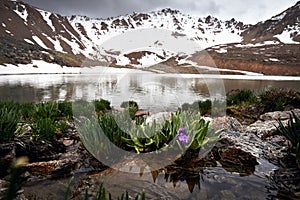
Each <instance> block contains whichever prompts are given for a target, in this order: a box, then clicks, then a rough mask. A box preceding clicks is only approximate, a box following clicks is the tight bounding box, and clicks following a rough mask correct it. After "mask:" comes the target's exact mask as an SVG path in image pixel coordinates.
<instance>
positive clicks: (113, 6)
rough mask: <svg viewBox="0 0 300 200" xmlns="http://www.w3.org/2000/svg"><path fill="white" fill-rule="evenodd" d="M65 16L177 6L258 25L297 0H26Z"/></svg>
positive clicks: (109, 14)
mask: <svg viewBox="0 0 300 200" xmlns="http://www.w3.org/2000/svg"><path fill="white" fill-rule="evenodd" d="M23 1H24V2H27V3H29V4H31V5H34V6H36V7H38V8H41V9H43V10H47V11H51V12H55V13H59V14H62V15H85V16H89V17H98V18H107V17H114V16H119V15H124V14H129V13H132V12H148V11H153V10H158V9H162V8H172V9H178V10H180V11H181V12H183V13H186V14H190V15H195V16H200V17H202V16H207V15H213V16H216V17H218V18H221V19H231V18H235V19H237V20H240V21H243V22H245V23H252V24H255V23H257V22H259V21H263V20H267V19H269V18H270V17H272V16H274V15H276V14H279V13H280V12H282V11H284V10H285V9H287V8H288V7H290V6H293V5H294V4H296V3H297V0H23Z"/></svg>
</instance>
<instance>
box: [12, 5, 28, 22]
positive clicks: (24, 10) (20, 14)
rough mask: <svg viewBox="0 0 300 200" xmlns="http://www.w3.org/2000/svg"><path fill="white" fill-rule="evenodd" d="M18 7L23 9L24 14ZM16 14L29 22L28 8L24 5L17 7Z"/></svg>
mask: <svg viewBox="0 0 300 200" xmlns="http://www.w3.org/2000/svg"><path fill="white" fill-rule="evenodd" d="M18 6H21V7H22V9H23V12H20V11H19V10H18ZM14 12H15V13H17V14H18V15H19V17H21V18H22V19H23V20H24V21H25V22H27V17H28V12H27V10H26V7H25V6H24V5H17V9H16V10H14Z"/></svg>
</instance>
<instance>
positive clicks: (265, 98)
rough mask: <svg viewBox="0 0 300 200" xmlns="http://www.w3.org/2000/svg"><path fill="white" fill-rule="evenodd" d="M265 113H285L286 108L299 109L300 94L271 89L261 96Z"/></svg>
mask: <svg viewBox="0 0 300 200" xmlns="http://www.w3.org/2000/svg"><path fill="white" fill-rule="evenodd" d="M259 98H260V103H261V105H263V106H264V112H272V111H283V110H285V108H288V107H289V106H291V107H299V105H300V93H299V92H296V91H292V90H286V89H270V90H267V91H265V92H263V93H261V94H260V95H259Z"/></svg>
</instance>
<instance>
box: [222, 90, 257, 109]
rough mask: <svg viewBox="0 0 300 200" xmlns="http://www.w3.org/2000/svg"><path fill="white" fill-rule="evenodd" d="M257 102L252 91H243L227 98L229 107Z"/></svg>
mask: <svg viewBox="0 0 300 200" xmlns="http://www.w3.org/2000/svg"><path fill="white" fill-rule="evenodd" d="M255 102H256V96H255V95H254V93H253V92H252V91H251V90H241V91H240V92H238V93H236V94H232V95H230V96H229V97H227V105H229V106H231V105H241V104H252V103H255Z"/></svg>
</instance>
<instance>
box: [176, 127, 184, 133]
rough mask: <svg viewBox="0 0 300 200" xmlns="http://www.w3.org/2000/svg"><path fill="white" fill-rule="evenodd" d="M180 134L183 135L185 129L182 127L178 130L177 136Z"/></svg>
mask: <svg viewBox="0 0 300 200" xmlns="http://www.w3.org/2000/svg"><path fill="white" fill-rule="evenodd" d="M181 133H183V134H185V128H184V127H181V128H179V129H178V131H177V134H181Z"/></svg>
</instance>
